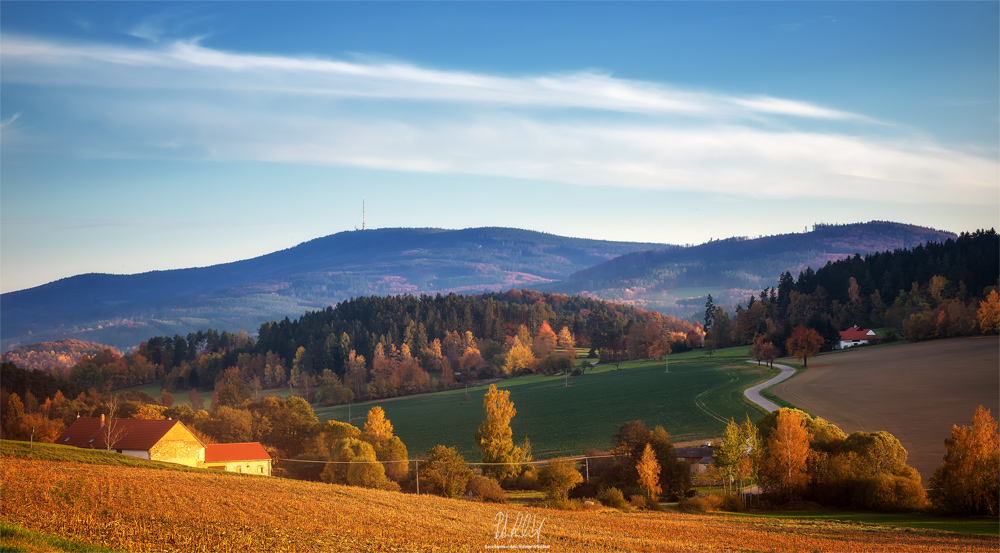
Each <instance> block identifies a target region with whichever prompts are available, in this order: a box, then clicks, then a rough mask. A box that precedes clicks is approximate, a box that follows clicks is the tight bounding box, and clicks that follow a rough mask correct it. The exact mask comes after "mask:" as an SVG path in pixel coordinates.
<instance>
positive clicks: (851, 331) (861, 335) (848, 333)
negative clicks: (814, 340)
mask: <svg viewBox="0 0 1000 553" xmlns="http://www.w3.org/2000/svg"><path fill="white" fill-rule="evenodd" d="M869 332H871V329H868V328H858V327H856V326H855V327H851V328H848V329H847V330H842V331H841V332H840V339H841V340H871V339H873V338H877V336H869V335H868V333H869Z"/></svg>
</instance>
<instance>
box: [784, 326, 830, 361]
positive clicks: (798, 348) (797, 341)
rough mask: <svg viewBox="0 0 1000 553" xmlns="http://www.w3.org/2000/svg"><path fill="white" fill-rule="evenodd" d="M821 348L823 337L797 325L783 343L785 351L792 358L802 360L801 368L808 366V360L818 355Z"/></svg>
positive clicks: (812, 330)
mask: <svg viewBox="0 0 1000 553" xmlns="http://www.w3.org/2000/svg"><path fill="white" fill-rule="evenodd" d="M821 347H823V336H821V335H820V333H819V332H816V331H815V330H814V329H812V328H806V326H805V325H799V326H797V327H795V330H793V331H792V335H791V336H789V337H788V341H787V342H785V349H787V350H788V353H789V354H791V355H792V356H794V357H798V358H800V359H802V366H803V367H808V366H809V358H810V357H814V356H815V355H816V354H817V353H819V349H820V348H821Z"/></svg>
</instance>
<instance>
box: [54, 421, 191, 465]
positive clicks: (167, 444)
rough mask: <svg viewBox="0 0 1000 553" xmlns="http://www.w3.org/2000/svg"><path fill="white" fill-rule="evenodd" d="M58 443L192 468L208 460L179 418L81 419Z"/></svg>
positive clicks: (70, 426) (74, 422)
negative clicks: (177, 419)
mask: <svg viewBox="0 0 1000 553" xmlns="http://www.w3.org/2000/svg"><path fill="white" fill-rule="evenodd" d="M55 443H57V444H61V445H71V446H75V447H85V448H90V449H104V450H108V451H115V452H118V453H122V454H125V455H131V456H132V457H138V458H140V459H149V460H152V461H166V462H168V463H179V464H181V465H187V466H190V467H197V466H200V464H201V463H203V462H204V461H205V444H203V443H201V440H199V439H198V438H197V437H195V435H194V434H192V433H191V431H190V430H188V429H187V427H186V426H184V424H182V423H181V422H180V421H176V420H169V419H168V420H142V419H107V420H106V419H105V418H104V415H101V417H100V418H78V419H76V420H75V421H73V424H71V425H69V427H68V428H67V429H66V430H64V431H63V433H62V435H61V436H59V438H58V439H57V440H56V442H55Z"/></svg>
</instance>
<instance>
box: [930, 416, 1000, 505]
mask: <svg viewBox="0 0 1000 553" xmlns="http://www.w3.org/2000/svg"><path fill="white" fill-rule="evenodd" d="M944 443H945V446H946V447H947V453H945V456H944V463H942V464H941V466H940V467H938V468H937V470H935V471H934V476H932V477H931V481H930V488H931V491H930V494H929V495H930V498H931V501H932V502H933V503H934V505H935V506H936V507H938V508H939V509H942V510H944V511H947V512H950V513H955V514H966V515H990V516H996V515H997V513H998V512H1000V506H998V502H1000V483H998V481H997V474H998V473H1000V434H998V433H997V421H996V419H994V418H993V416H992V415H991V414H990V410H989V409H984V408H983V406H982V405H980V406H979V407H978V408H977V409H976V414H975V415H974V416H973V418H972V426H958V425H954V426H953V427H952V429H951V437H950V438H948V439H947V440H945V442H944Z"/></svg>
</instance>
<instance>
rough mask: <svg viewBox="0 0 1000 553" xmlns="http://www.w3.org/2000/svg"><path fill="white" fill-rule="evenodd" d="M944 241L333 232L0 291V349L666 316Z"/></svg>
mask: <svg viewBox="0 0 1000 553" xmlns="http://www.w3.org/2000/svg"><path fill="white" fill-rule="evenodd" d="M954 237H955V235H954V234H951V233H947V232H943V231H938V230H933V229H928V228H923V227H917V226H913V225H905V224H899V223H890V222H880V221H875V222H871V223H859V224H852V225H817V226H816V227H815V229H814V230H813V231H811V232H806V233H795V234H782V235H776V236H768V237H763V238H757V239H748V238H730V239H726V240H716V241H711V242H708V243H705V244H701V245H698V246H690V247H679V246H671V245H668V244H655V243H642V242H612V241H604V240H590V239H580V238H567V237H562V236H557V235H553V234H546V233H541V232H534V231H528V230H521V229H511V228H497V227H490V228H471V229H463V230H445V229H432V228H423V229H406V228H402V229H377V230H364V231H349V232H341V233H337V234H332V235H330V236H325V237H322V238H317V239H315V240H310V241H308V242H303V243H301V244H299V245H297V246H295V247H292V248H288V249H285V250H281V251H277V252H274V253H270V254H267V255H263V256H260V257H256V258H253V259H248V260H244V261H236V262H232V263H225V264H221V265H213V266H210V267H201V268H191V269H177V270H171V271H155V272H149V273H142V274H137V275H107V274H86V275H78V276H74V277H70V278H66V279H62V280H59V281H56V282H52V283H49V284H45V285H43V286H38V287H35V288H31V289H28V290H21V291H17V292H9V293H6V294H3V295H0V346H2V349H3V351H7V350H9V349H13V348H16V347H19V346H22V345H25V344H30V343H34V342H42V341H54V340H58V339H61V338H74V339H79V340H85V341H93V342H100V343H103V344H109V345H112V346H115V347H118V348H127V347H131V346H135V345H137V344H139V343H140V342H141V341H143V340H146V339H147V338H149V337H151V336H157V335H160V336H163V335H166V336H172V335H174V334H187V333H189V332H195V331H197V330H199V329H206V328H214V329H217V330H220V331H221V330H230V331H234V332H235V331H238V330H241V329H242V330H247V331H248V332H250V333H254V332H256V331H257V329H258V328H259V327H260V324H261V323H262V322H267V321H276V320H281V319H283V318H285V317H290V318H297V317H299V316H301V315H302V314H303V313H305V312H306V311H310V310H317V309H323V308H325V307H327V306H328V305H334V304H336V303H338V302H340V301H343V300H346V299H349V298H351V297H360V296H370V295H378V296H384V295H392V294H414V295H419V294H435V293H449V292H456V293H465V294H472V293H479V292H483V291H504V290H509V289H511V288H531V289H536V290H539V291H544V292H558V293H567V294H583V295H587V296H591V297H596V298H599V299H603V300H608V301H615V302H621V303H627V304H630V305H635V306H638V307H643V308H645V309H651V310H658V311H661V312H663V313H666V314H671V315H674V316H679V317H687V316H691V315H692V314H693V313H696V312H697V311H698V308H699V307H700V305H704V298H705V296H706V295H707V294H709V293H711V294H712V295H713V297H715V299H716V303H717V304H719V305H726V304H727V303H728V304H732V303H736V302H740V301H744V300H745V299H746V297H747V295H748V294H750V293H757V292H759V291H760V289H761V288H764V287H768V286H772V285H775V284H776V283H777V280H778V276H779V275H780V274H781V273H782V272H784V271H792V273H793V274H795V275H797V274H798V272H799V271H800V270H802V269H804V268H805V267H806V266H811V267H813V268H818V267H820V266H822V265H824V264H826V263H827V262H828V261H834V260H837V259H842V258H844V257H847V256H851V255H854V254H856V253H857V254H862V255H864V254H868V253H874V252H879V251H885V250H892V249H896V248H912V247H915V246H917V245H920V244H923V243H926V242H928V241H933V242H943V241H945V240H947V239H949V238H954Z"/></svg>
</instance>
